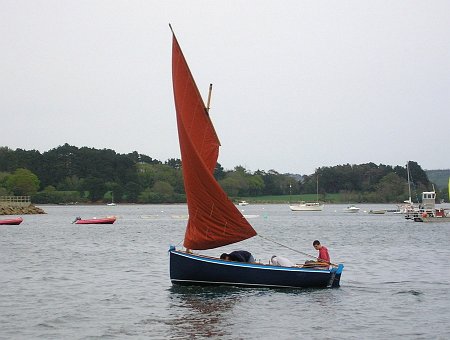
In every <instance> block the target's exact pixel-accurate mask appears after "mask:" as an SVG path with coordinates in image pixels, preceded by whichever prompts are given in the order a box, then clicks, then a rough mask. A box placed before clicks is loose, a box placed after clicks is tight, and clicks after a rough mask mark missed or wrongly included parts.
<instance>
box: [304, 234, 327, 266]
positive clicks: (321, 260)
mask: <svg viewBox="0 0 450 340" xmlns="http://www.w3.org/2000/svg"><path fill="white" fill-rule="evenodd" d="M313 247H314V249H315V250H318V251H319V256H318V257H317V261H306V262H305V265H306V266H307V267H316V266H317V267H321V268H324V269H328V267H329V264H330V254H329V253H328V248H327V247H325V246H323V245H321V244H320V241H319V240H314V242H313Z"/></svg>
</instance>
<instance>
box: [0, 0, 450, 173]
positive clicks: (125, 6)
mask: <svg viewBox="0 0 450 340" xmlns="http://www.w3.org/2000/svg"><path fill="white" fill-rule="evenodd" d="M169 23H171V24H172V26H173V28H174V30H175V33H176V34H177V37H178V40H179V43H180V45H181V48H182V49H183V51H184V54H185V56H186V59H187V61H188V64H189V65H190V68H191V71H192V73H193V75H194V78H195V79H196V82H197V85H198V87H199V89H200V92H201V93H202V94H203V96H204V100H205V101H206V97H207V90H208V85H209V83H213V84H214V89H213V96H212V101H211V111H210V112H211V117H212V119H213V122H214V124H215V127H216V130H217V133H218V135H219V138H220V140H221V143H222V148H221V152H220V155H219V163H221V164H222V166H223V167H224V168H225V169H233V168H234V167H235V166H237V165H241V166H244V167H245V168H247V169H248V170H250V171H255V170H258V169H261V170H266V171H267V170H270V169H274V170H276V171H279V172H281V173H284V172H293V173H300V174H311V173H313V172H314V171H315V169H316V168H318V167H321V166H334V165H338V164H347V163H350V164H361V163H367V162H374V163H376V164H379V163H382V164H388V165H394V166H395V165H405V164H406V162H407V161H408V160H414V161H416V162H418V163H419V164H420V165H421V166H422V168H424V169H444V168H445V169H448V168H450V157H449V156H450V143H449V126H450V1H448V0H443V1H411V0H408V1H392V0H387V1H365V0H355V1H316V0H314V1H300V0H293V1H287V0H283V1H259V0H258V1H256V0H246V1H229V0H227V1H195V0H190V1H186V0H182V1H148V0H142V1H133V0H123V1H115V0H104V1H99V0H87V1H68V0H54V1H46V0H42V1H39V0H33V1H31V0H25V1H24V0H0V46H1V50H0V146H8V147H10V148H11V149H16V148H22V149H26V150H31V149H36V150H39V151H40V152H44V151H48V150H50V149H53V148H55V147H58V146H59V145H63V144H64V143H69V144H70V145H75V146H77V147H82V146H88V147H94V148H99V149H103V148H108V149H113V150H115V151H117V152H119V153H129V152H132V151H137V152H139V153H142V154H146V155H148V156H150V157H153V158H156V159H158V160H161V161H163V162H164V161H166V160H167V159H169V158H179V157H180V151H179V146H178V136H177V129H176V120H175V111H174V103H173V92H172V80H171V43H172V41H171V32H170V29H169V26H168V24H169Z"/></svg>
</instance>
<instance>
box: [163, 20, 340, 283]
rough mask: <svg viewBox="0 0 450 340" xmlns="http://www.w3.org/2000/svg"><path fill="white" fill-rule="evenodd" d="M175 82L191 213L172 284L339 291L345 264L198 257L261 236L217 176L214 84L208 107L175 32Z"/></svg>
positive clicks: (174, 254) (175, 252) (173, 255)
mask: <svg viewBox="0 0 450 340" xmlns="http://www.w3.org/2000/svg"><path fill="white" fill-rule="evenodd" d="M170 29H171V30H172V27H171V26H170ZM172 81H173V91H174V100H175V109H176V118H177V127H178V139H179V144H180V150H181V161H182V171H183V179H184V186H185V191H186V199H187V206H188V213H189V218H188V222H187V226H186V231H185V236H184V241H183V246H184V248H181V249H177V248H176V247H175V246H170V248H169V257H170V280H171V282H172V284H175V285H230V286H241V287H279V288H282V287H284V288H300V287H321V288H325V287H338V286H339V282H340V277H341V273H342V270H343V268H344V266H343V265H342V264H339V265H334V264H328V263H327V267H326V268H325V269H319V268H314V267H313V268H308V267H302V266H299V267H280V266H273V265H269V264H262V263H244V262H233V261H227V260H222V259H219V258H215V257H210V256H205V255H201V254H199V253H194V251H198V250H207V249H214V248H218V247H222V246H225V245H229V244H234V243H237V242H240V241H243V240H246V239H248V238H251V237H253V236H256V235H257V233H256V231H255V230H254V229H253V227H252V226H251V225H250V223H249V222H248V221H247V219H246V218H245V217H244V216H243V215H242V213H241V212H240V211H239V209H238V208H237V206H236V205H235V204H234V203H233V202H232V201H231V200H230V199H229V197H228V196H227V194H226V193H225V192H224V191H223V189H222V188H221V187H220V185H219V183H218V182H217V181H216V179H215V178H214V176H213V173H214V169H215V167H216V164H217V159H218V155H219V146H220V141H219V138H218V136H217V133H216V131H215V129H214V126H213V124H212V121H211V118H210V115H209V102H210V96H211V85H210V92H209V95H208V102H207V103H208V104H207V105H206V106H205V104H204V102H203V99H202V97H201V95H200V92H199V90H198V88H197V85H196V83H195V80H194V78H193V76H192V74H191V71H190V69H189V66H188V64H187V62H186V60H185V57H184V55H183V52H182V50H181V48H180V45H179V43H178V41H177V39H176V36H175V33H174V32H173V30H172ZM328 265H329V266H328Z"/></svg>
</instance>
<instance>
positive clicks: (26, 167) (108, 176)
mask: <svg viewBox="0 0 450 340" xmlns="http://www.w3.org/2000/svg"><path fill="white" fill-rule="evenodd" d="M181 167H182V163H181V160H180V159H175V158H172V159H168V160H167V161H165V162H164V163H163V162H161V161H159V160H157V159H153V158H152V157H149V156H147V155H143V154H139V153H137V152H136V151H134V152H132V153H128V154H119V153H116V152H115V151H113V150H110V149H101V150H99V149H95V148H88V147H82V148H78V147H76V146H71V145H69V144H64V145H62V146H58V147H57V148H54V149H51V150H49V151H47V152H43V153H40V152H39V151H36V150H22V149H16V150H12V149H10V148H8V147H0V196H5V195H30V196H31V197H32V202H34V203H41V204H42V203H73V202H109V201H111V200H112V199H113V198H114V201H115V202H118V203H120V202H128V203H182V202H185V201H186V195H185V192H184V186H183V176H182V173H181ZM409 169H410V178H411V183H412V187H413V189H414V191H415V192H419V193H420V192H421V191H426V190H431V183H430V181H429V180H428V178H427V175H426V173H425V171H424V170H422V168H421V167H420V165H419V164H417V163H416V162H409ZM214 176H215V177H216V179H217V180H218V182H219V183H220V185H221V186H222V188H223V189H224V190H225V192H226V193H227V194H228V195H229V196H230V197H232V198H238V197H258V196H273V195H298V194H312V193H316V188H317V187H318V192H319V195H320V198H321V199H322V200H325V201H326V200H327V194H333V193H340V194H341V195H342V196H343V197H345V199H346V200H348V201H354V202H402V201H403V200H406V199H408V195H409V193H408V182H407V178H408V174H407V170H406V167H402V166H394V167H393V166H389V165H383V164H380V165H376V164H374V163H367V164H360V165H350V164H345V165H337V166H332V167H320V168H318V169H316V171H315V173H314V174H311V175H303V176H301V175H298V174H281V173H279V172H277V171H275V170H273V169H272V170H269V171H264V170H257V171H254V172H251V171H249V170H247V169H245V168H244V167H242V166H236V167H235V168H234V169H233V170H225V169H224V168H223V167H222V166H221V165H220V164H217V166H216V169H215V173H214ZM317 184H318V185H317Z"/></svg>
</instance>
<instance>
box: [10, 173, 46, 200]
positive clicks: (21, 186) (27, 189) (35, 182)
mask: <svg viewBox="0 0 450 340" xmlns="http://www.w3.org/2000/svg"><path fill="white" fill-rule="evenodd" d="M39 184H40V181H39V178H38V177H37V176H36V175H35V174H34V173H32V172H31V171H30V170H28V169H23V168H19V169H17V170H16V171H14V173H13V174H12V175H11V176H8V179H7V187H8V189H9V190H10V191H11V192H13V193H14V195H17V196H25V195H33V194H35V193H36V192H37V191H38V189H39Z"/></svg>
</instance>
